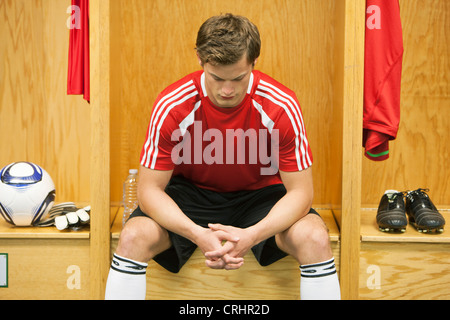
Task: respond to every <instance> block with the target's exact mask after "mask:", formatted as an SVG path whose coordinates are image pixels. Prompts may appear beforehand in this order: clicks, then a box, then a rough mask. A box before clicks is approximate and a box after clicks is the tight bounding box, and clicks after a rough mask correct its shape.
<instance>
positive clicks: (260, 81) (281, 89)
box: [253, 70, 296, 97]
mask: <svg viewBox="0 0 450 320" xmlns="http://www.w3.org/2000/svg"><path fill="white" fill-rule="evenodd" d="M253 73H254V76H255V92H256V91H258V90H259V91H261V90H271V91H273V92H277V93H279V94H281V93H282V94H283V95H289V96H291V97H295V96H296V95H295V92H294V91H293V90H291V89H290V88H288V87H287V86H286V85H284V84H283V83H281V82H279V81H278V80H276V79H274V78H272V77H271V76H269V75H268V74H266V73H264V72H261V71H258V70H254V71H253Z"/></svg>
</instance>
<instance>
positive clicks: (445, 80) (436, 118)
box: [362, 0, 450, 206]
mask: <svg viewBox="0 0 450 320" xmlns="http://www.w3.org/2000/svg"><path fill="white" fill-rule="evenodd" d="M400 9H401V19H402V25H403V40H404V48H405V53H404V59H403V73H402V91H401V121H400V128H399V132H398V136H397V139H396V140H395V141H393V142H390V158H389V159H388V160H387V161H384V162H381V163H378V162H373V161H370V160H368V159H366V158H365V157H364V160H363V183H362V186H363V187H362V202H363V203H364V204H365V203H367V204H378V202H379V200H380V199H381V196H382V195H383V193H384V191H385V190H387V189H397V190H413V189H417V188H419V187H421V188H429V189H430V193H429V194H430V196H431V199H432V200H433V202H435V204H438V205H444V206H448V205H449V204H450V193H449V191H448V190H449V188H450V184H449V183H450V182H449V181H450V166H449V165H448V163H449V161H450V147H449V146H450V144H449V143H448V141H449V140H450V76H449V72H448V70H450V51H449V45H448V44H449V43H450V33H449V31H448V30H450V2H449V1H445V0H439V1H436V0H425V1H409V0H401V1H400Z"/></svg>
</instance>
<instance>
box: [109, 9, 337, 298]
mask: <svg viewBox="0 0 450 320" xmlns="http://www.w3.org/2000/svg"><path fill="white" fill-rule="evenodd" d="M260 47H261V41H260V37H259V32H258V29H257V28H256V26H255V25H254V24H253V23H251V22H250V21H249V20H248V19H246V18H244V17H241V16H235V15H232V14H225V15H220V16H215V17H212V18H209V19H208V20H207V21H206V22H204V23H203V25H202V26H201V27H200V30H199V32H198V36H197V42H196V51H197V57H198V60H199V63H200V65H201V66H202V69H203V70H200V71H197V72H194V73H192V74H189V75H187V76H186V77H184V78H183V79H181V80H179V81H177V82H175V83H174V84H172V85H170V86H169V87H168V88H166V89H165V90H164V91H163V92H162V93H161V94H160V95H159V96H158V98H157V100H156V102H155V104H154V106H153V111H152V114H151V119H150V124H149V127H148V132H147V138H146V141H145V143H144V146H143V148H142V153H141V169H140V172H139V184H138V198H139V207H138V208H137V209H136V210H135V211H134V212H133V214H132V215H131V217H130V219H129V220H128V221H127V223H126V224H125V226H124V229H123V231H122V233H121V235H120V239H119V244H118V247H117V251H116V252H115V254H114V257H113V261H112V264H111V269H110V272H109V276H108V281H107V286H106V295H105V297H106V299H145V296H146V276H145V272H146V267H147V263H148V261H149V260H151V259H154V260H155V261H156V262H157V263H159V264H160V265H162V266H163V267H164V268H166V269H167V270H169V271H171V272H178V271H179V270H180V269H181V267H182V266H183V265H184V263H185V262H186V261H187V260H188V259H189V257H190V256H191V255H192V253H193V252H194V250H195V249H196V247H197V246H198V247H199V248H200V249H201V251H202V252H203V254H204V256H205V258H206V265H207V266H208V267H210V268H215V269H228V270H231V269H238V268H240V267H241V266H242V265H243V263H244V256H245V254H246V253H247V252H248V251H249V250H252V251H253V253H254V255H255V257H256V259H257V260H258V262H259V263H260V264H261V265H263V266H266V265H269V264H271V263H273V262H275V261H277V260H279V259H281V258H283V257H285V256H286V255H288V254H289V255H292V256H293V257H294V258H295V259H296V260H297V261H298V263H299V265H300V275H301V277H300V278H301V285H300V288H301V296H300V298H301V299H340V287H339V282H338V277H337V274H336V268H335V264H334V258H333V255H332V251H331V247H330V241H329V236H328V230H327V228H326V226H325V224H324V222H323V220H322V219H321V217H320V216H319V215H318V214H317V212H315V210H314V209H312V208H311V204H312V200H313V179H312V172H311V171H312V169H311V165H312V154H311V150H310V147H309V144H308V140H307V135H306V131H305V126H304V123H303V117H302V113H301V110H300V106H299V103H298V101H297V98H296V96H295V94H294V92H292V91H291V90H289V89H288V88H286V87H285V86H283V85H282V84H280V83H278V82H277V81H275V80H273V79H272V78H270V77H269V76H267V75H266V74H264V73H262V72H259V71H256V70H254V66H255V64H256V61H257V58H258V57H259V54H260Z"/></svg>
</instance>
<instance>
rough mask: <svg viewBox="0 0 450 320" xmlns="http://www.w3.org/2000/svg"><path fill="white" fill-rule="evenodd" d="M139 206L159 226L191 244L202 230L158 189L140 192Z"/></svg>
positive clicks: (147, 189)
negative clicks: (189, 241)
mask: <svg viewBox="0 0 450 320" xmlns="http://www.w3.org/2000/svg"><path fill="white" fill-rule="evenodd" d="M139 206H140V208H141V210H142V211H143V212H144V213H145V214H147V215H148V216H149V217H151V218H152V219H153V220H155V221H156V222H157V223H158V224H159V225H160V226H162V227H163V228H165V229H167V230H170V231H172V232H174V233H176V234H179V235H181V236H183V237H185V238H187V239H189V240H191V241H193V242H195V239H196V236H197V234H198V232H199V231H200V230H201V229H202V227H201V226H198V225H196V224H195V223H194V222H193V221H192V220H191V219H189V218H188V217H187V216H186V215H185V214H184V213H183V212H182V211H181V210H180V208H179V207H178V205H177V204H176V203H175V202H174V201H173V200H172V198H170V197H169V196H168V195H167V193H165V192H164V191H163V190H161V189H159V188H146V190H145V191H143V192H141V193H140V197H139Z"/></svg>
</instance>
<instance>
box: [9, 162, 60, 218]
mask: <svg viewBox="0 0 450 320" xmlns="http://www.w3.org/2000/svg"><path fill="white" fill-rule="evenodd" d="M0 178H1V181H0V213H1V215H2V216H3V218H4V219H5V220H6V222H8V223H10V224H12V225H16V226H32V225H35V224H37V223H38V222H39V221H41V220H45V219H46V218H47V216H48V213H49V211H50V209H51V208H52V207H53V203H54V201H55V185H54V183H53V180H52V178H51V177H50V175H49V174H48V173H47V172H46V171H45V170H44V169H42V168H41V167H40V166H38V165H37V164H34V163H31V162H25V161H21V162H14V163H11V164H9V165H7V166H5V167H4V168H3V169H2V170H1V172H0Z"/></svg>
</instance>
